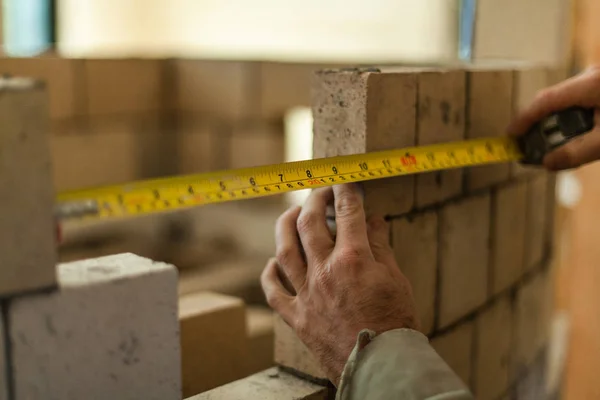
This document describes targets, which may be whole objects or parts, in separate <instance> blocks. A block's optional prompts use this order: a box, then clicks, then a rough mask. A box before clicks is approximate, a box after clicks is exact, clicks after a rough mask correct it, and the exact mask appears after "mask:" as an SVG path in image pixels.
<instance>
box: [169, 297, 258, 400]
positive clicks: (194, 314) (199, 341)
mask: <svg viewBox="0 0 600 400" xmlns="http://www.w3.org/2000/svg"><path fill="white" fill-rule="evenodd" d="M179 323H180V325H181V355H182V357H181V361H182V379H183V396H184V397H189V396H193V395H195V394H198V393H202V392H204V391H206V390H210V389H213V388H215V387H218V386H221V385H224V384H226V383H229V382H232V381H235V380H237V379H240V378H242V377H243V376H245V373H246V371H247V368H248V367H247V360H248V347H247V345H248V343H247V342H246V310H245V305H244V302H243V301H242V300H241V299H238V298H235V297H231V296H225V295H221V294H217V293H210V292H199V293H193V294H189V295H185V296H182V297H181V299H180V301H179Z"/></svg>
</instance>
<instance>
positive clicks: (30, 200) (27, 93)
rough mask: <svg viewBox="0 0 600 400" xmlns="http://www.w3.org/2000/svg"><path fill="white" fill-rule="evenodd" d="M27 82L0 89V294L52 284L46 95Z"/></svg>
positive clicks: (51, 192)
mask: <svg viewBox="0 0 600 400" xmlns="http://www.w3.org/2000/svg"><path fill="white" fill-rule="evenodd" d="M11 82H13V83H15V84H16V81H13V80H9V81H7V82H3V83H7V84H9V83H11ZM29 84H31V86H29ZM27 86H29V87H24V88H21V87H12V88H11V87H6V86H4V87H3V88H1V89H0V93H1V94H2V95H1V96H0V125H1V126H2V131H1V132H0V143H1V145H0V160H1V163H2V164H1V165H2V167H1V168H0V209H1V210H2V214H0V237H2V240H0V297H5V296H7V295H12V294H16V293H18V292H22V291H28V290H34V289H41V288H48V287H52V286H55V285H56V275H55V268H54V267H55V263H56V260H57V254H56V243H55V242H54V232H55V222H54V189H53V187H52V163H51V159H50V151H49V149H48V142H47V135H48V131H49V128H50V126H49V120H48V114H47V112H48V97H47V92H46V90H45V88H44V87H43V85H42V84H39V83H36V82H34V81H29V80H28V81H27ZM25 221H26V223H25ZM24 246H29V248H28V250H27V251H25V250H24Z"/></svg>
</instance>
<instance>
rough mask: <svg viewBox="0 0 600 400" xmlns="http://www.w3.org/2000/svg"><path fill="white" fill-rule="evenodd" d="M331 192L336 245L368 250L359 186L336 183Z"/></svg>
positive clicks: (356, 249) (365, 222)
mask: <svg viewBox="0 0 600 400" xmlns="http://www.w3.org/2000/svg"><path fill="white" fill-rule="evenodd" d="M333 193H334V207H335V224H336V229H337V237H336V240H335V243H336V247H337V246H338V245H340V246H344V247H346V246H347V247H348V248H352V249H353V250H355V251H359V252H362V251H365V252H370V251H371V250H370V247H369V237H368V235H367V220H366V216H365V210H364V205H363V195H362V193H361V191H360V188H359V186H358V185H356V184H345V185H336V186H334V187H333Z"/></svg>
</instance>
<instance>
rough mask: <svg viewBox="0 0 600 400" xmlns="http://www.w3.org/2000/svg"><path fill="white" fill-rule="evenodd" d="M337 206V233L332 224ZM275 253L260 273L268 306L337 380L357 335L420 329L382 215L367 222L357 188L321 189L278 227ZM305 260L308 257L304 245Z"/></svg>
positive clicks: (410, 296) (278, 223) (346, 186)
mask: <svg viewBox="0 0 600 400" xmlns="http://www.w3.org/2000/svg"><path fill="white" fill-rule="evenodd" d="M332 201H333V202H334V205H335V219H336V225H337V236H336V237H335V238H334V237H332V235H331V233H330V231H329V230H328V227H327V223H326V207H327V205H328V204H331V202H332ZM275 235H276V247H277V256H276V258H274V259H272V260H270V261H269V263H268V264H267V266H266V268H265V270H264V271H263V274H262V277H261V283H262V286H263V290H264V291H265V294H266V298H267V301H268V303H269V305H270V306H271V307H272V308H273V309H274V310H275V311H276V312H277V313H279V314H280V315H281V317H282V318H283V320H284V321H285V322H286V323H287V324H288V325H290V326H291V327H292V328H293V329H294V331H295V332H296V334H297V335H298V336H299V338H300V339H301V340H302V341H303V342H304V344H305V345H306V346H307V347H308V348H309V349H310V350H311V351H312V353H313V354H314V355H315V356H316V358H317V359H318V361H319V363H320V364H321V366H322V367H323V368H324V370H325V371H326V373H327V375H328V377H329V379H330V380H331V382H332V383H334V384H335V385H338V383H339V379H340V375H341V373H342V370H343V368H344V365H345V363H346V361H347V359H348V356H349V355H350V353H351V351H352V348H353V347H354V345H355V343H356V339H357V335H358V333H359V332H360V331H361V330H362V329H366V328H367V329H371V330H373V331H375V332H376V333H377V334H380V333H382V332H385V331H388V330H392V329H397V328H412V329H419V324H418V320H417V317H416V312H415V305H414V299H413V295H412V290H411V287H410V284H409V282H408V280H407V279H406V277H405V276H404V275H403V274H402V273H401V272H400V269H399V268H398V265H397V264H396V260H395V259H394V254H393V252H392V249H391V247H390V245H389V227H388V224H387V223H386V221H385V220H384V219H383V218H381V217H372V218H370V219H369V221H368V222H367V221H366V219H365V212H364V208H363V200H362V196H361V195H360V193H359V191H358V188H357V186H355V185H354V184H347V185H341V186H335V187H333V188H331V187H328V188H323V189H316V190H314V191H313V192H312V194H311V195H310V197H309V198H308V199H307V201H306V203H305V205H304V206H303V207H302V208H299V207H294V208H291V209H289V210H288V211H287V212H285V213H284V214H283V215H282V216H281V217H280V218H279V220H278V221H277V225H276V232H275ZM302 249H303V250H304V253H305V257H303V250H302Z"/></svg>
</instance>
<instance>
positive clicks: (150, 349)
mask: <svg viewBox="0 0 600 400" xmlns="http://www.w3.org/2000/svg"><path fill="white" fill-rule="evenodd" d="M58 279H59V290H58V291H55V292H52V293H47V294H36V295H29V296H24V297H21V298H18V299H16V300H14V301H12V302H11V303H10V305H9V334H10V340H11V344H12V359H13V363H12V364H13V365H12V366H13V375H14V380H15V400H36V399H44V400H54V399H56V400H59V399H60V400H69V399H73V400H75V399H77V400H79V399H87V400H93V399H103V400H104V399H120V400H121V399H123V400H126V399H131V400H134V399H135V400H138V399H144V400H150V399H157V400H159V399H160V400H170V399H173V400H179V399H181V356H180V350H179V348H180V347H179V321H178V319H177V304H178V299H177V272H176V269H175V268H174V267H173V266H171V265H167V264H163V263H158V262H154V261H152V260H149V259H146V258H142V257H139V256H136V255H133V254H119V255H114V256H108V257H101V258H97V259H92V260H85V261H78V262H72V263H67V264H61V265H59V266H58Z"/></svg>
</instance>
